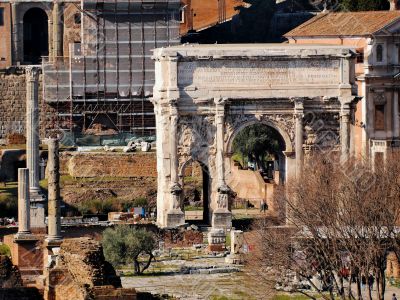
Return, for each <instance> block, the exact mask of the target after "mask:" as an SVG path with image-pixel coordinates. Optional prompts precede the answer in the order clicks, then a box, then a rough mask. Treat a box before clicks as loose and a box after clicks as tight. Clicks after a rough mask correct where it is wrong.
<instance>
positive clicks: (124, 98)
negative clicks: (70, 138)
mask: <svg viewBox="0 0 400 300" xmlns="http://www.w3.org/2000/svg"><path fill="white" fill-rule="evenodd" d="M179 17H180V1H179V0H152V1H148V0H123V1H121V0H111V1H110V0H104V1H98V0H82V2H81V20H82V26H81V43H79V44H77V43H74V44H70V51H69V53H70V55H69V57H56V58H47V59H44V60H43V87H44V99H45V101H46V103H47V104H48V105H50V106H52V107H53V108H54V109H55V111H56V123H57V124H56V126H55V127H56V128H58V129H62V130H69V131H71V132H72V131H74V132H84V131H85V130H87V129H89V128H91V127H92V126H93V125H94V124H98V123H101V124H102V125H104V127H105V128H107V129H114V130H115V131H116V132H129V133H132V134H136V135H139V136H147V135H154V134H155V116H154V110H153V105H152V104H151V102H150V101H149V98H150V97H151V96H152V93H153V85H154V62H153V61H152V59H151V55H152V52H151V50H152V49H154V48H159V47H167V46H169V45H176V44H179V42H180V40H179V24H180V23H179V22H180V21H179Z"/></svg>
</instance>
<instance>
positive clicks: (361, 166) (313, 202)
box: [248, 155, 400, 300]
mask: <svg viewBox="0 0 400 300" xmlns="http://www.w3.org/2000/svg"><path fill="white" fill-rule="evenodd" d="M396 158H397V155H391V156H389V157H388V159H387V162H386V164H382V165H376V166H374V167H371V166H370V164H369V162H365V161H364V162H355V161H351V162H347V163H346V164H339V163H338V159H336V158H335V157H334V156H332V157H327V156H325V157H323V158H322V157H319V156H317V155H314V156H313V157H310V159H309V160H308V161H307V163H306V164H305V166H304V170H303V177H302V178H299V179H298V180H297V181H294V182H292V183H291V184H289V185H288V186H287V187H286V189H285V190H282V191H281V192H278V193H277V194H276V197H277V202H279V203H281V205H282V204H284V206H286V219H287V223H286V224H287V226H281V227H277V226H274V225H272V224H270V223H268V221H267V220H266V219H262V220H259V221H257V222H256V223H255V224H254V231H253V236H254V237H253V239H254V242H255V243H256V250H255V251H254V252H253V253H252V254H251V256H250V257H249V262H248V265H249V266H251V267H252V269H253V270H254V272H255V273H257V274H258V276H259V277H260V275H259V274H264V275H263V276H262V278H263V279H264V280H265V282H267V283H268V284H269V285H270V286H272V285H274V284H275V283H276V282H279V281H281V280H282V278H284V277H285V276H286V275H287V273H288V272H295V273H296V275H297V276H298V277H299V279H300V280H302V281H307V282H308V284H309V285H310V286H311V287H312V288H313V289H314V290H315V291H316V293H317V294H319V297H323V298H324V299H336V297H340V298H341V299H356V298H357V299H363V293H362V285H364V284H365V285H367V286H368V289H367V292H366V297H367V298H368V299H372V296H373V295H372V294H371V290H372V289H371V287H370V285H372V283H373V281H375V282H376V287H377V288H376V296H375V297H374V299H380V300H381V299H384V293H385V287H386V282H385V269H386V257H387V254H388V252H389V251H395V252H396V253H399V249H400V248H399V237H400V233H399V228H398V227H397V224H398V221H399V213H400V206H399V205H398V203H399V200H400V162H399V160H398V159H396ZM265 274H267V275H265ZM315 278H318V280H315ZM372 278H373V279H374V280H372ZM346 283H347V285H346ZM298 290H299V292H301V293H303V294H305V295H307V296H308V297H309V298H311V299H314V298H315V297H316V296H315V292H313V293H311V292H309V291H307V290H304V289H301V288H300V286H299V289H298ZM364 294H365V293H364Z"/></svg>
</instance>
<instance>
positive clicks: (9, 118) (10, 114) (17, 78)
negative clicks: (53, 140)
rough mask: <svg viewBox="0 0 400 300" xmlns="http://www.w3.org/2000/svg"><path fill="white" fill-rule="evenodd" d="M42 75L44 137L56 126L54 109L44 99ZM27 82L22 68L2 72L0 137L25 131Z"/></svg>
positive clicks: (41, 97)
mask: <svg viewBox="0 0 400 300" xmlns="http://www.w3.org/2000/svg"><path fill="white" fill-rule="evenodd" d="M42 87H43V86H42V76H40V77H39V109H40V136H41V138H44V137H45V136H47V132H48V130H50V129H54V128H55V126H56V122H55V119H54V118H55V114H54V113H53V111H54V109H53V108H51V107H50V106H49V105H47V104H45V103H44V101H43V93H42ZM25 120H26V83H25V74H24V72H23V70H22V69H17V70H16V72H15V73H13V74H9V73H0V139H5V138H7V136H8V135H9V134H12V133H21V134H23V135H26V133H25Z"/></svg>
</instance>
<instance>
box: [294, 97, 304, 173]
mask: <svg viewBox="0 0 400 300" xmlns="http://www.w3.org/2000/svg"><path fill="white" fill-rule="evenodd" d="M294 105H295V106H294V117H295V120H296V123H295V131H296V132H295V149H296V178H299V177H300V176H301V172H302V169H303V162H304V153H303V142H304V137H303V116H304V103H303V99H295V100H294Z"/></svg>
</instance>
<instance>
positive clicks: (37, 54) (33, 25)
mask: <svg viewBox="0 0 400 300" xmlns="http://www.w3.org/2000/svg"><path fill="white" fill-rule="evenodd" d="M47 55H49V35H48V19H47V14H46V12H45V11H44V10H43V9H41V8H38V7H34V8H31V9H29V10H28V11H27V12H26V13H25V15H24V63H25V64H34V65H36V64H39V63H40V62H41V58H42V56H47Z"/></svg>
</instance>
